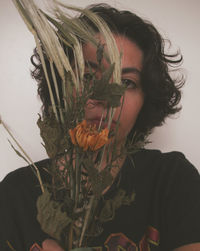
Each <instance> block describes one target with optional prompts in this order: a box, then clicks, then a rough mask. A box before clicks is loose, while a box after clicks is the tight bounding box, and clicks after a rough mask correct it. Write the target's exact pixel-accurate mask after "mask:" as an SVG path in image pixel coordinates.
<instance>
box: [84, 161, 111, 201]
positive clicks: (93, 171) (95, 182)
mask: <svg viewBox="0 0 200 251" xmlns="http://www.w3.org/2000/svg"><path fill="white" fill-rule="evenodd" d="M86 170H87V173H88V176H89V180H90V183H91V186H92V192H93V193H94V194H95V196H97V197H100V196H101V195H102V192H103V191H104V190H105V189H106V188H107V187H108V186H110V185H111V184H112V182H113V177H112V175H111V173H110V171H108V170H107V169H103V170H102V171H100V172H99V171H98V169H97V168H96V167H94V166H92V165H90V166H89V165H88V166H87V169H86Z"/></svg>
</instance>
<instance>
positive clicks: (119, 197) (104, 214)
mask: <svg viewBox="0 0 200 251" xmlns="http://www.w3.org/2000/svg"><path fill="white" fill-rule="evenodd" d="M134 199H135V193H134V192H133V193H132V194H131V195H126V192H125V191H124V190H122V189H119V190H118V192H117V193H116V195H115V196H114V198H112V199H109V200H105V205H104V207H103V209H102V210H101V213H100V216H99V220H100V221H101V222H106V221H109V220H112V219H113V218H114V217H115V211H116V209H118V208H119V207H121V206H122V205H130V204H131V203H132V202H133V201H134Z"/></svg>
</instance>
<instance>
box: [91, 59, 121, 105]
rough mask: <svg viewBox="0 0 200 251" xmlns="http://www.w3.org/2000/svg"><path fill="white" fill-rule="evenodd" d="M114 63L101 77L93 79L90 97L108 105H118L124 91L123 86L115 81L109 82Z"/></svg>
mask: <svg viewBox="0 0 200 251" xmlns="http://www.w3.org/2000/svg"><path fill="white" fill-rule="evenodd" d="M113 70H114V64H112V65H111V66H110V67H109V68H108V69H107V70H105V71H104V72H103V74H102V77H101V79H95V80H94V83H93V86H92V95H91V97H90V98H91V99H96V100H102V101H105V102H106V103H107V106H108V107H113V108H114V107H118V106H120V99H121V97H122V95H123V94H124V92H125V87H124V86H122V85H119V84H117V83H110V79H111V77H112V73H113Z"/></svg>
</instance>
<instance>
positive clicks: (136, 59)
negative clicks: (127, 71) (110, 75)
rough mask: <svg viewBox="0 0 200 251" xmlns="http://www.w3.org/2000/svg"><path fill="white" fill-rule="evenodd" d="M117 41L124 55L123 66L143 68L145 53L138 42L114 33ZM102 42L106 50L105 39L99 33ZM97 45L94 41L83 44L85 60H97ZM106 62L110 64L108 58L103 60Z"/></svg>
mask: <svg viewBox="0 0 200 251" xmlns="http://www.w3.org/2000/svg"><path fill="white" fill-rule="evenodd" d="M113 36H114V38H115V41H116V45H117V47H118V50H119V52H120V53H121V55H122V61H121V64H122V68H123V67H137V68H138V69H139V70H141V69H142V61H143V53H142V50H141V49H140V48H139V47H138V46H137V44H136V43H134V42H132V41H131V40H129V39H128V38H127V37H125V36H121V35H113ZM97 38H98V39H99V41H100V43H101V44H103V45H104V48H105V50H106V49H107V48H106V44H105V40H104V39H103V38H102V37H101V36H100V35H98V36H97ZM96 50H97V49H96V47H95V46H94V45H93V44H92V43H85V44H84V45H83V55H84V59H85V61H91V62H96V61H97V60H96ZM103 63H104V64H108V63H107V61H106V59H104V60H103Z"/></svg>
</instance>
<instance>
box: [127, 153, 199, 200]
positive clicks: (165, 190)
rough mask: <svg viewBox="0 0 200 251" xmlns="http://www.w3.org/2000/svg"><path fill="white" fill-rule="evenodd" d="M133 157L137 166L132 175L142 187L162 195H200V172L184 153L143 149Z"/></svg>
mask: <svg viewBox="0 0 200 251" xmlns="http://www.w3.org/2000/svg"><path fill="white" fill-rule="evenodd" d="M132 159H133V163H134V166H135V168H133V169H134V170H133V171H132V172H133V175H132V177H134V176H135V178H133V179H135V180H136V181H135V183H136V185H138V187H141V186H142V188H141V189H144V187H145V188H146V190H148V189H153V190H154V191H155V190H157V192H158V193H160V194H161V195H162V196H163V194H165V195H166V196H170V195H171V194H175V193H180V194H182V195H183V193H185V194H187V195H188V196H189V194H190V193H192V194H196V196H200V175H199V172H198V170H197V169H196V168H195V167H194V166H193V165H192V163H191V162H190V161H188V160H187V158H186V157H185V156H184V154H183V153H181V152H167V153H162V152H161V151H158V150H141V151H139V152H137V153H136V154H134V155H133V156H132ZM141 184H145V186H143V185H141ZM182 195H181V196H182Z"/></svg>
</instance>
